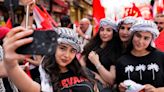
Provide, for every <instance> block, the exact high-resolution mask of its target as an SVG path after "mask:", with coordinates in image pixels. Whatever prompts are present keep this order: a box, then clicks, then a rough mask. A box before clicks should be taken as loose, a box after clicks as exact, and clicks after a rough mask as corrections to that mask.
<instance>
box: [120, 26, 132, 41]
mask: <svg viewBox="0 0 164 92" xmlns="http://www.w3.org/2000/svg"><path fill="white" fill-rule="evenodd" d="M131 26H132V24H122V25H121V26H120V28H119V37H120V39H121V41H122V42H127V41H128V40H129V39H130V34H131V32H130V31H129V30H130V28H131Z"/></svg>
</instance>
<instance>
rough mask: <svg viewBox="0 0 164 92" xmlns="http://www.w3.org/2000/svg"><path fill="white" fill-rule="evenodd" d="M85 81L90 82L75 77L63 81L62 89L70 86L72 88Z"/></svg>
mask: <svg viewBox="0 0 164 92" xmlns="http://www.w3.org/2000/svg"><path fill="white" fill-rule="evenodd" d="M84 81H88V80H87V79H85V78H82V77H76V76H73V77H69V78H66V79H63V80H62V81H61V86H62V87H69V86H72V85H75V84H77V83H81V82H84Z"/></svg>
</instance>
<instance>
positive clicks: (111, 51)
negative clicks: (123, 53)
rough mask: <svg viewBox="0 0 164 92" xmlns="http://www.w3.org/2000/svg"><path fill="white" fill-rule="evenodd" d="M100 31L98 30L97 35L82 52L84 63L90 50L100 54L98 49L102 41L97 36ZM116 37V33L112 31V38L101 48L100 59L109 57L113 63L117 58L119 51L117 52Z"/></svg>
mask: <svg viewBox="0 0 164 92" xmlns="http://www.w3.org/2000/svg"><path fill="white" fill-rule="evenodd" d="M100 29H101V28H99V30H98V33H97V34H96V35H95V36H94V37H93V38H92V39H91V40H90V42H89V43H88V44H86V46H85V47H84V51H83V52H82V55H85V61H86V60H87V59H88V58H87V57H88V55H89V53H90V52H91V51H92V50H93V51H96V53H100V52H99V50H100V49H99V48H100V45H101V44H102V40H101V38H100V36H99V33H100ZM116 35H117V32H116V31H114V30H113V38H112V39H111V40H110V41H108V42H107V45H106V46H105V47H104V48H103V51H102V52H101V53H102V57H103V56H104V58H106V56H109V57H110V59H111V60H112V61H113V63H114V62H115V60H116V59H117V58H118V56H119V51H117V50H118V49H117V47H118V45H117V41H116V39H115V38H116Z"/></svg>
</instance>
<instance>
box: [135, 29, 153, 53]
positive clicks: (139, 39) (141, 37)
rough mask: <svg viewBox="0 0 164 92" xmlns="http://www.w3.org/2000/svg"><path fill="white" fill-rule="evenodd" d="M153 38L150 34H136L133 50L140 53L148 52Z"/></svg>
mask: <svg viewBox="0 0 164 92" xmlns="http://www.w3.org/2000/svg"><path fill="white" fill-rule="evenodd" d="M152 39H153V36H152V34H151V33H150V32H140V31H138V32H135V33H134V36H133V39H132V43H133V50H135V51H139V52H145V51H147V50H146V49H147V47H148V46H149V45H150V43H151V41H152Z"/></svg>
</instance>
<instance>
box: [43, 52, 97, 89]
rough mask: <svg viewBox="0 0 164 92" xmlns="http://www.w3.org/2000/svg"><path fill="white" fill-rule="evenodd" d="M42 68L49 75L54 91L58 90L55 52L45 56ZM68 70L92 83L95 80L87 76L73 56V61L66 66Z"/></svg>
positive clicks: (57, 68) (58, 75)
mask: <svg viewBox="0 0 164 92" xmlns="http://www.w3.org/2000/svg"><path fill="white" fill-rule="evenodd" d="M42 65H43V68H44V69H45V71H46V73H47V74H48V75H49V76H50V79H51V83H52V85H53V90H54V92H59V90H60V88H61V86H60V69H59V67H58V64H57V63H56V59H55V53H54V54H53V55H51V56H47V57H45V59H44V61H43V62H42ZM67 68H68V69H69V70H71V71H72V72H73V73H74V74H75V75H76V76H78V77H84V78H86V79H88V80H89V81H91V83H92V84H94V83H95V81H94V80H93V79H91V78H89V77H88V74H87V72H86V70H85V68H83V67H82V66H81V65H80V63H79V62H78V60H77V58H76V57H75V58H74V59H73V61H72V62H71V63H70V64H69V65H68V66H67Z"/></svg>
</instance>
